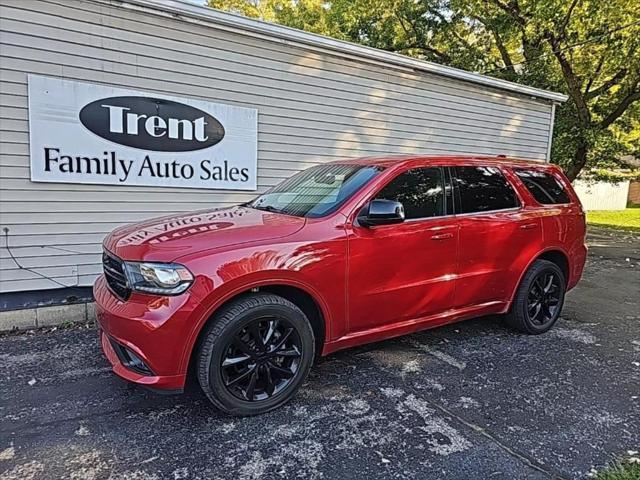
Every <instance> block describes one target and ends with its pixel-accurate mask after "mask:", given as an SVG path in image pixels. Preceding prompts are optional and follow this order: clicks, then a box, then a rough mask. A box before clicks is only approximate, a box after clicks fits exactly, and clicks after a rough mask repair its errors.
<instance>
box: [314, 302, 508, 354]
mask: <svg viewBox="0 0 640 480" xmlns="http://www.w3.org/2000/svg"><path fill="white" fill-rule="evenodd" d="M508 308H509V304H508V303H507V302H500V301H494V302H486V303H481V304H478V305H471V306H468V307H463V308H457V309H453V310H447V311H445V312H443V313H439V314H436V315H430V316H428V317H422V318H415V319H412V320H405V321H403V322H398V323H390V324H387V325H380V326H376V327H374V328H369V329H367V330H361V331H359V332H353V333H349V334H347V335H344V336H342V337H340V338H338V339H336V340H333V341H331V342H327V343H325V345H324V349H323V350H322V355H323V356H324V355H329V354H330V353H333V352H336V351H338V350H343V349H345V348H351V347H356V346H358V345H364V344H366V343H372V342H379V341H381V340H387V339H389V338H394V337H400V336H402V335H407V334H410V333H414V332H419V331H421V330H428V329H431V328H436V327H440V326H442V325H447V324H449V323H455V322H460V321H463V320H469V319H471V318H474V317H481V316H484V315H497V314H501V313H505V312H506V311H507V309H508Z"/></svg>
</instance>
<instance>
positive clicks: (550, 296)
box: [505, 260, 567, 335]
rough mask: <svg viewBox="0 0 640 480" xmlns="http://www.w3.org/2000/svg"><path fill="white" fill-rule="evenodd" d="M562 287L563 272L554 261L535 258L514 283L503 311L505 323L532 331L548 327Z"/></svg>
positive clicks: (558, 305) (561, 297)
mask: <svg viewBox="0 0 640 480" xmlns="http://www.w3.org/2000/svg"><path fill="white" fill-rule="evenodd" d="M566 289H567V287H566V280H565V276H564V273H563V271H562V270H561V269H560V267H559V266H558V265H556V264H555V263H553V262H550V261H548V260H536V261H535V262H533V265H531V267H529V269H528V270H527V272H526V273H525V275H524V277H523V279H522V281H521V282H520V285H519V286H518V290H517V291H516V294H515V297H514V299H513V302H512V304H511V309H510V310H509V312H508V313H507V314H506V315H505V319H506V321H507V323H508V324H509V325H510V326H512V327H513V328H515V329H516V330H520V331H521V332H524V333H528V334H532V335H537V334H540V333H544V332H546V331H548V330H549V329H550V328H551V327H553V325H554V324H555V323H556V321H557V320H558V318H559V317H560V312H561V311H562V306H563V305H564V294H565V291H566Z"/></svg>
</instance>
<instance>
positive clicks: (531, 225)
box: [520, 223, 538, 230]
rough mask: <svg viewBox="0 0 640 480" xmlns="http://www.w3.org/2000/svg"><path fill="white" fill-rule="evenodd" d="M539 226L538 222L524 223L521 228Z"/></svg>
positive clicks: (529, 228) (527, 228) (528, 228)
mask: <svg viewBox="0 0 640 480" xmlns="http://www.w3.org/2000/svg"><path fill="white" fill-rule="evenodd" d="M537 226H538V224H537V223H525V224H524V225H520V229H521V230H531V229H532V228H536V227H537Z"/></svg>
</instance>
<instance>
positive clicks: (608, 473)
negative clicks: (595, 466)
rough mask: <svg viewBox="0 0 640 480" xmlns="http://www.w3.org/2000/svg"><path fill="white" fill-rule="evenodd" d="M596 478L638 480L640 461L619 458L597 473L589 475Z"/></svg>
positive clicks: (604, 479) (603, 479)
mask: <svg viewBox="0 0 640 480" xmlns="http://www.w3.org/2000/svg"><path fill="white" fill-rule="evenodd" d="M589 477H590V478H594V479H595V480H638V479H639V478H640V462H632V461H630V460H628V461H625V460H618V461H616V462H613V463H612V464H610V465H609V466H608V467H607V468H605V469H604V470H600V471H599V472H598V473H596V474H595V475H589Z"/></svg>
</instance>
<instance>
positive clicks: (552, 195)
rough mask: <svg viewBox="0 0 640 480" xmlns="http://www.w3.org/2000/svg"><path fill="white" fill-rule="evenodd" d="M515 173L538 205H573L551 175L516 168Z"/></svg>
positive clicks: (539, 171)
mask: <svg viewBox="0 0 640 480" xmlns="http://www.w3.org/2000/svg"><path fill="white" fill-rule="evenodd" d="M513 171H514V173H515V174H516V175H517V176H518V178H520V180H522V183H524V185H525V187H527V190H529V192H531V195H533V198H535V199H536V201H537V202H538V203H541V204H543V205H554V204H561V203H571V199H570V198H569V195H567V192H565V190H564V188H563V186H562V185H561V184H560V182H559V181H558V180H557V179H556V177H554V176H553V175H552V174H551V173H549V172H544V171H541V170H533V169H532V170H529V169H524V168H515V169H514V170H513Z"/></svg>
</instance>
